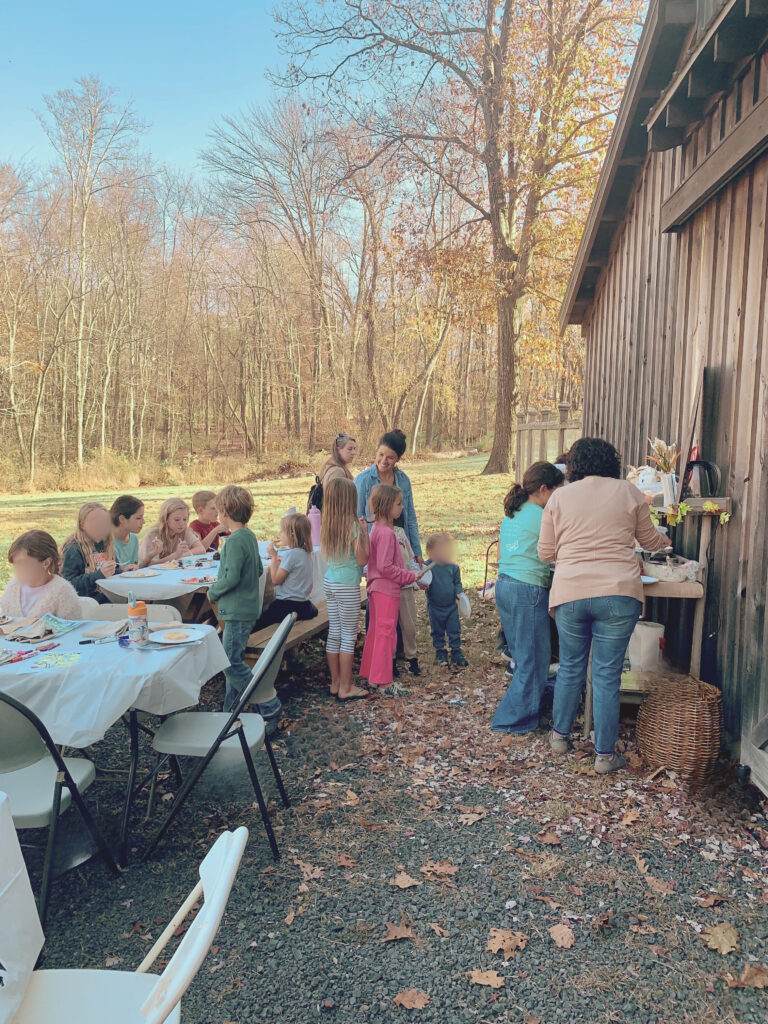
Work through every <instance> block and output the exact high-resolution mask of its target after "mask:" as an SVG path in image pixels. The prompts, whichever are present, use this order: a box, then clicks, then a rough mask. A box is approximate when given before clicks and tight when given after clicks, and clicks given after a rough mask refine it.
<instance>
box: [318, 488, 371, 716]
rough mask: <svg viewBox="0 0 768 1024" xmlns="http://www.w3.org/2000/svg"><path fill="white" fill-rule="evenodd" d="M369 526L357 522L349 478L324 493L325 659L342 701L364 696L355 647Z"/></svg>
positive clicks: (322, 531) (326, 489) (355, 500)
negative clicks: (356, 682) (357, 680)
mask: <svg viewBox="0 0 768 1024" xmlns="http://www.w3.org/2000/svg"><path fill="white" fill-rule="evenodd" d="M369 551H370V547H369V543H368V525H367V523H366V521H365V519H361V520H358V518H357V490H356V488H355V485H354V483H353V482H352V481H351V480H348V479H345V478H344V477H336V478H333V479H331V481H330V482H329V484H328V486H327V487H326V488H325V489H324V498H323V522H322V526H321V528H320V553H321V554H322V556H323V558H324V559H325V560H326V561H327V563H328V567H327V569H326V572H325V578H324V579H323V592H324V594H325V600H326V602H327V608H328V639H327V641H326V644H325V654H326V657H327V659H328V669H329V671H330V673H331V694H332V695H333V696H334V697H338V699H339V700H351V699H353V698H355V697H365V696H367V693H366V691H365V690H363V689H361V688H360V687H355V686H353V685H352V669H353V662H354V657H355V644H356V643H357V633H358V629H359V626H360V580H361V579H362V575H363V566H364V565H365V564H366V562H367V561H368V555H369Z"/></svg>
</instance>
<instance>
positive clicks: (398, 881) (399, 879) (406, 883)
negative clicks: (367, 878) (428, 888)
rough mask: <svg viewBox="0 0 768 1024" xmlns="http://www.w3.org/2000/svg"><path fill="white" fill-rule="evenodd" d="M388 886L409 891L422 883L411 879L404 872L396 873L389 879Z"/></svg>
mask: <svg viewBox="0 0 768 1024" xmlns="http://www.w3.org/2000/svg"><path fill="white" fill-rule="evenodd" d="M389 884H390V885H394V886H396V887H397V888H398V889H410V888H411V887H412V886H414V885H421V884H422V883H421V882H420V881H419V880H418V879H417V878H411V876H410V875H408V874H406V872H405V871H398V872H397V874H396V875H395V877H394V878H390V880H389Z"/></svg>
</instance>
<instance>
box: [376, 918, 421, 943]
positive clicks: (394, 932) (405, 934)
mask: <svg viewBox="0 0 768 1024" xmlns="http://www.w3.org/2000/svg"><path fill="white" fill-rule="evenodd" d="M384 925H385V927H386V929H387V934H386V935H385V936H384V938H383V939H382V940H381V941H382V942H398V941H399V940H400V939H415V938H416V935H415V933H414V931H413V928H412V927H411V926H410V925H409V924H406V923H405V922H402V923H401V924H392V922H391V921H385V922H384Z"/></svg>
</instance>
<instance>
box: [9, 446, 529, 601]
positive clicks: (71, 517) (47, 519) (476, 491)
mask: <svg viewBox="0 0 768 1024" xmlns="http://www.w3.org/2000/svg"><path fill="white" fill-rule="evenodd" d="M486 461H487V455H477V456H473V457H472V458H467V459H455V460H448V459H439V460H438V459H436V460H434V461H432V462H419V463H413V464H410V465H409V464H408V463H404V464H403V468H404V469H405V471H406V472H407V473H408V475H409V476H410V478H411V483H412V484H413V497H414V502H415V504H416V511H417V513H418V517H419V527H420V530H421V536H422V540H424V539H425V538H426V537H427V535H428V534H430V533H433V532H434V531H435V530H448V531H450V532H451V533H453V534H454V536H455V537H456V539H457V541H458V552H459V556H458V557H459V564H460V565H461V568H462V573H463V579H464V583H465V585H466V586H474V585H478V584H481V583H482V579H483V570H484V562H485V549H486V547H487V546H488V544H489V543H490V541H491V539H492V537H493V534H494V532H495V531H496V529H497V528H498V525H499V522H500V521H501V517H502V515H503V509H502V503H503V498H504V494H505V493H506V491H507V490H508V488H509V486H510V478H509V477H506V476H488V477H485V476H481V472H482V469H483V466H484V465H485V463H486ZM224 483H226V481H218V482H217V483H211V485H210V486H211V489H212V490H216V489H217V488H218V487H220V486H222V485H223V484H224ZM309 486H310V477H309V476H302V477H296V478H293V479H289V480H262V481H260V482H258V483H255V484H253V485H252V487H251V490H252V492H253V496H254V498H255V499H256V513H255V515H254V518H253V520H252V526H253V529H254V530H255V532H256V534H257V535H258V536H259V537H263V538H269V537H275V536H276V534H277V524H278V522H279V520H280V517H281V516H282V514H283V513H284V512H285V510H286V509H287V508H289V507H290V506H291V505H294V504H295V505H296V507H297V508H299V509H302V510H303V509H304V508H305V506H306V500H307V494H308V493H309ZM198 489H199V488H197V487H151V488H141V489H139V490H136V491H134V492H133V493H134V494H135V495H136V496H137V497H139V498H141V499H142V500H143V501H144V503H145V505H146V510H147V524H150V523H152V522H154V520H155V517H156V515H157V511H158V509H159V508H160V505H161V504H162V502H163V501H164V500H165V499H166V498H170V497H171V496H174V495H180V496H181V497H183V498H185V499H186V500H187V501H189V499H190V497H191V495H192V493H193V491H195V490H198ZM121 493H124V492H122V491H116V490H108V489H107V490H103V491H90V492H88V493H75V492H66V493H58V494H57V493H45V494H39V495H27V494H17V495H13V494H10V495H4V496H2V497H0V583H2V584H5V582H6V581H7V579H8V577H9V575H10V567H9V566H8V564H7V561H6V553H7V551H8V548H9V546H10V544H11V542H12V541H13V539H14V537H18V535H19V534H20V533H23V532H24V531H25V530H30V529H35V528H36V529H41V530H47V531H48V532H49V533H51V534H52V535H53V536H54V537H55V538H56V539H57V540H58V541H59V542H60V543H61V542H62V541H63V540H64V538H65V537H66V536H67V535H68V534H69V533H71V532H72V529H73V528H74V525H75V519H76V517H77V510H78V508H79V507H80V505H82V504H83V502H85V501H101V502H103V503H104V504H105V505H106V506H107V507H109V506H110V505H111V504H112V502H113V501H114V499H115V498H116V497H117V496H118V494H121Z"/></svg>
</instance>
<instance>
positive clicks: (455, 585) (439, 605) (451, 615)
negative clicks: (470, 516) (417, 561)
mask: <svg viewBox="0 0 768 1024" xmlns="http://www.w3.org/2000/svg"><path fill="white" fill-rule="evenodd" d="M427 555H428V556H429V561H428V563H427V564H428V565H429V570H430V572H431V573H432V582H431V583H430V584H429V587H428V589H427V611H428V612H429V628H430V632H431V634H432V643H433V645H434V648H435V664H436V665H447V664H448V652H447V651H446V649H445V638H446V635H447V637H448V646H449V647H450V651H451V664H452V665H454V666H455V667H456V668H465V667H466V666H467V664H468V662H467V659H466V658H465V657H464V655H463V654H462V651H461V623H460V622H459V609H458V608H457V607H456V599H457V598H458V596H459V594H463V593H464V588H463V587H462V585H461V569H459V567H458V565H456V564H455V562H454V561H453V537H452V536H451V535H450V533H435V534H432V536H431V537H429V539H428V540H427Z"/></svg>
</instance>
